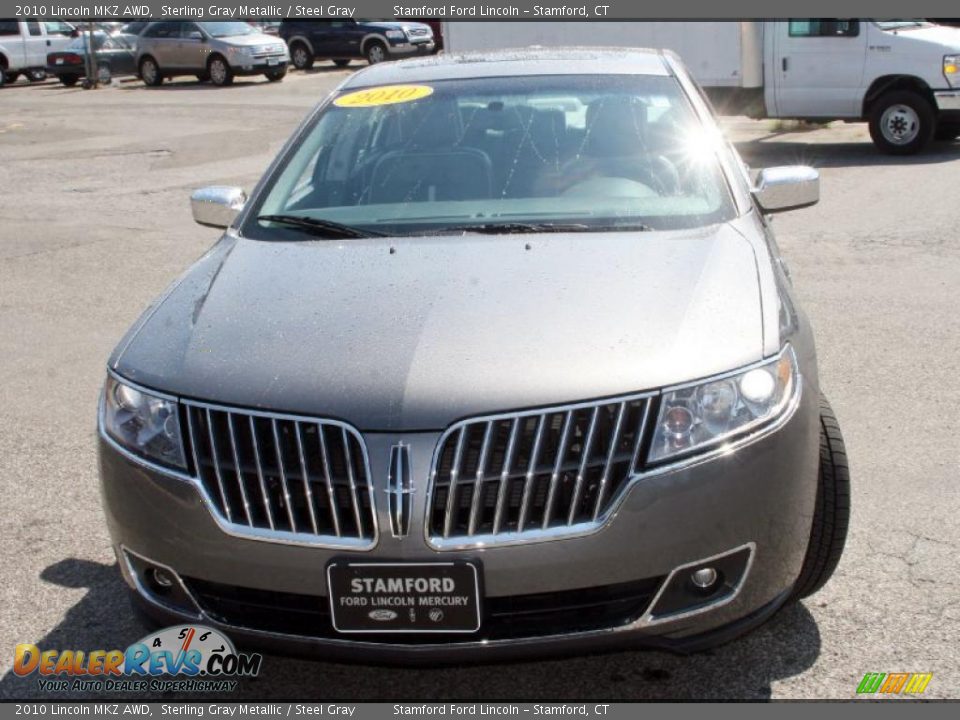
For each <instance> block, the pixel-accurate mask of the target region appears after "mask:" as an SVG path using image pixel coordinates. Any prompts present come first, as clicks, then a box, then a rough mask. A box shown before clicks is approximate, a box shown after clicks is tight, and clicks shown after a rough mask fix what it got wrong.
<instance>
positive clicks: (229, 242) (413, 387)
mask: <svg viewBox="0 0 960 720" xmlns="http://www.w3.org/2000/svg"><path fill="white" fill-rule="evenodd" d="M818 196H819V177H818V175H817V173H816V171H814V170H812V169H810V168H806V167H780V168H772V169H766V170H762V171H760V172H759V173H757V174H756V177H755V178H751V176H750V174H749V171H747V170H746V168H745V166H744V165H743V163H742V162H741V161H740V159H739V157H738V156H737V154H736V152H735V150H734V149H733V148H732V147H731V146H730V145H729V144H728V143H726V142H725V141H724V140H723V138H722V136H721V134H720V132H719V130H718V128H717V126H716V124H715V121H714V118H713V116H712V113H711V110H710V108H709V106H708V105H707V104H706V102H705V100H704V99H703V96H702V95H701V93H700V92H699V91H698V89H697V87H696V85H695V84H694V83H693V81H692V80H691V79H690V76H689V75H688V73H687V72H686V70H685V69H684V68H683V66H682V65H681V63H680V62H679V60H678V59H677V57H676V56H674V55H673V54H671V53H669V52H654V51H627V50H623V49H618V50H615V51H602V50H592V49H566V50H556V51H546V50H536V51H534V50H531V51H516V52H502V53H499V54H490V55H484V56H476V57H472V56H457V57H450V56H442V57H437V58H429V59H417V60H410V61H403V62H400V63H392V64H383V65H376V66H373V67H370V68H368V69H365V70H363V71H361V72H357V73H356V74H354V75H352V76H351V77H350V78H349V79H347V80H346V81H345V82H344V83H343V84H342V85H340V86H339V88H337V90H336V91H335V92H334V93H332V94H331V96H330V97H329V98H327V99H326V100H325V101H324V102H322V103H321V104H320V106H319V107H318V108H317V109H316V110H315V111H314V112H313V113H312V114H311V115H310V116H309V117H308V118H307V119H306V120H305V121H304V123H303V124H302V126H301V127H300V128H299V129H298V130H297V132H296V133H295V135H294V136H293V138H292V139H291V141H290V142H289V143H288V144H287V146H286V147H285V148H284V149H283V151H282V152H281V153H280V155H279V157H278V158H277V160H276V161H275V162H274V163H273V165H272V166H271V167H270V168H269V170H268V171H267V173H266V175H265V176H264V178H263V180H262V181H261V182H260V184H259V185H258V186H257V188H256V189H255V190H254V191H253V193H252V194H251V196H250V197H249V198H248V197H247V196H246V195H245V194H244V193H243V191H241V190H240V189H238V188H228V187H212V188H205V189H203V190H199V191H197V192H196V193H195V194H194V196H193V198H192V206H193V213H194V217H195V219H196V220H197V221H198V222H200V223H201V224H204V225H210V226H214V227H221V228H225V232H224V234H223V236H222V237H221V238H220V239H219V241H218V242H217V243H216V244H215V245H214V246H213V247H212V248H211V249H210V251H209V252H207V253H206V255H204V256H203V257H202V258H201V259H200V260H199V261H198V262H197V263H196V264H195V265H194V266H193V267H191V268H190V269H189V270H188V271H187V272H186V273H185V274H184V275H183V276H181V277H180V278H179V280H177V281H176V282H175V283H174V284H173V286H172V287H171V288H170V289H169V290H167V292H166V293H165V294H164V295H163V296H162V297H161V298H160V299H159V300H158V301H157V302H156V303H154V304H153V305H152V306H151V307H150V308H149V309H148V310H147V311H146V312H145V313H144V314H143V316H142V317H141V318H140V319H139V320H138V321H137V322H136V324H135V325H134V326H133V327H132V328H131V329H130V331H129V332H128V333H127V335H126V337H125V338H124V339H123V340H122V341H121V342H120V344H119V346H118V347H117V349H116V350H115V352H114V353H113V355H112V357H111V358H110V360H109V367H108V371H107V380H106V384H105V387H104V392H103V397H102V400H101V405H100V416H99V428H100V432H99V438H100V474H101V478H102V487H103V499H104V506H105V509H106V515H107V519H108V522H109V526H110V532H111V536H112V538H113V542H114V546H115V549H116V553H117V557H118V558H119V563H120V568H121V570H122V572H123V576H124V578H125V580H126V582H127V584H128V585H129V586H130V589H131V592H132V595H133V597H134V599H135V601H136V603H135V604H136V606H137V607H138V608H139V609H141V610H143V611H145V612H146V614H147V615H148V616H150V617H151V618H153V619H154V620H157V621H161V622H166V623H168V624H171V623H177V622H187V621H201V622H203V623H205V624H207V625H210V626H213V627H216V628H219V629H222V630H224V631H226V632H227V633H228V634H229V635H230V636H231V637H234V638H236V639H237V640H238V641H240V642H242V643H247V644H255V645H260V646H265V647H268V648H270V647H274V648H277V649H280V650H286V651H295V652H303V651H308V652H310V651H313V652H317V653H318V654H322V655H324V656H327V657H340V658H354V659H358V660H369V661H378V662H390V661H410V660H424V661H428V662H448V661H450V662H452V661H460V660H469V659H492V658H497V657H500V656H508V657H517V656H523V655H532V654H543V653H556V652H586V651H592V650H594V649H598V648H602V647H615V646H620V647H638V646H658V647H666V648H671V649H674V650H678V651H690V650H696V649H699V648H703V647H707V646H710V645H713V644H716V643H719V642H723V641H726V640H728V639H730V638H732V637H735V636H736V635H737V634H739V633H742V632H744V631H746V630H748V629H750V628H752V627H755V626H756V625H758V624H759V623H761V622H763V621H764V620H765V619H766V618H767V617H769V616H770V615H772V614H773V613H774V612H775V611H776V610H777V609H778V608H779V607H781V606H782V605H783V604H784V603H787V602H790V601H793V600H796V599H798V598H801V597H804V596H806V595H808V594H810V593H812V592H814V591H816V590H817V589H818V588H819V587H820V586H821V585H823V583H825V582H826V580H827V579H828V578H829V576H830V574H831V573H832V572H833V570H834V568H835V566H836V563H837V561H838V559H839V557H840V553H841V551H842V549H843V543H844V538H845V535H846V530H847V523H848V518H849V476H848V471H847V465H846V455H845V453H844V449H843V442H842V439H841V437H840V432H839V428H838V426H837V423H836V420H835V419H834V417H833V414H832V412H831V410H830V407H829V405H828V404H827V402H826V400H824V399H823V397H822V396H821V394H820V388H819V382H818V378H817V365H816V355H815V351H814V344H813V339H812V335H811V330H810V327H809V324H808V322H807V320H806V318H805V316H804V315H803V314H802V312H801V311H800V310H799V309H798V307H797V304H796V302H795V300H794V298H793V295H792V291H791V286H790V280H789V276H788V273H787V270H786V268H785V266H784V263H783V260H782V259H781V257H780V255H779V253H778V250H777V246H776V243H775V241H774V238H773V234H772V232H771V228H770V226H769V224H768V219H767V215H768V214H769V213H773V212H777V211H780V210H786V209H789V208H794V207H802V206H807V205H812V204H813V203H815V202H816V201H817V199H818Z"/></svg>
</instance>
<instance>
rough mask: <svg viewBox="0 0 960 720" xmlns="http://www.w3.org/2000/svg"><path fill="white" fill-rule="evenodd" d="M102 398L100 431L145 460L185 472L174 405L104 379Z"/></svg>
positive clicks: (177, 417) (112, 379)
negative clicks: (101, 426) (102, 430)
mask: <svg viewBox="0 0 960 720" xmlns="http://www.w3.org/2000/svg"><path fill="white" fill-rule="evenodd" d="M103 395H104V396H103V429H104V431H105V432H106V433H107V434H108V435H109V436H110V437H111V438H113V439H114V440H115V441H116V442H117V443H119V444H120V445H122V446H123V447H125V448H126V449H127V450H129V451H130V452H132V453H135V454H137V455H140V456H142V457H144V458H147V459H148V460H153V461H156V462H158V463H161V464H163V465H169V466H171V467H176V468H182V469H186V467H187V463H186V460H185V458H184V455H183V444H182V443H181V441H180V419H179V416H178V414H177V403H176V401H174V400H167V399H165V398H160V397H156V396H155V395H150V394H149V393H146V392H143V391H142V390H137V389H136V388H133V387H130V386H129V385H125V384H123V383H121V382H119V381H117V380H116V379H114V378H113V377H107V382H106V385H105V386H104V389H103Z"/></svg>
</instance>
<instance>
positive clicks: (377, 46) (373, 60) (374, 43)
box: [363, 40, 390, 65]
mask: <svg viewBox="0 0 960 720" xmlns="http://www.w3.org/2000/svg"><path fill="white" fill-rule="evenodd" d="M363 54H364V55H366V56H367V62H368V63H370V64H371V65H376V64H377V63H381V62H383V61H385V60H389V59H390V53H389V52H387V46H386V45H384V44H383V43H382V42H381V41H380V40H371V41H370V42H369V43H367V47H366V49H365V50H364V51H363Z"/></svg>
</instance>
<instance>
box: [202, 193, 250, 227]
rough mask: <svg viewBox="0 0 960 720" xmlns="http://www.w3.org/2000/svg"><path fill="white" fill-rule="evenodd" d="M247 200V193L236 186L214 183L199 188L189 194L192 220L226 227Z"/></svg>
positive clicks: (209, 225)
mask: <svg viewBox="0 0 960 720" xmlns="http://www.w3.org/2000/svg"><path fill="white" fill-rule="evenodd" d="M246 202H247V194H246V193H245V192H244V191H243V190H242V189H240V188H238V187H226V186H223V185H214V186H212V187H205V188H200V189H199V190H197V191H195V192H194V193H193V195H191V196H190V210H191V211H192V212H193V220H194V222H197V223H199V224H200V225H206V226H207V227H215V228H228V227H230V226H231V225H232V224H233V221H234V220H235V219H236V217H237V215H239V214H240V211H241V210H243V206H244V205H245V204H246Z"/></svg>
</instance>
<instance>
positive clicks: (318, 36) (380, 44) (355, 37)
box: [280, 18, 436, 70]
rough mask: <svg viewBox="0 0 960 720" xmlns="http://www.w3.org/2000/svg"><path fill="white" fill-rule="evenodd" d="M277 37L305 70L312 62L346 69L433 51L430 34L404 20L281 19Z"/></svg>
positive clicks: (424, 28)
mask: <svg viewBox="0 0 960 720" xmlns="http://www.w3.org/2000/svg"><path fill="white" fill-rule="evenodd" d="M280 37H282V38H283V39H284V40H286V41H287V45H288V46H289V47H290V57H291V59H292V62H293V66H294V67H295V68H297V69H298V70H306V69H307V68H310V67H312V66H313V63H314V62H315V61H316V60H332V61H333V63H334V65H336V66H337V67H346V66H347V65H349V64H350V61H351V60H354V59H358V58H366V60H367V62H368V63H370V64H371V65H373V64H375V63H378V62H383V61H384V60H393V59H395V58H398V57H407V56H410V55H418V54H420V55H423V54H430V53H432V52H434V50H435V47H436V46H435V45H434V42H433V31H432V30H431V29H430V27H429V26H428V25H424V24H423V23H418V22H411V21H408V20H355V19H352V18H348V19H345V20H282V21H281V22H280Z"/></svg>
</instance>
